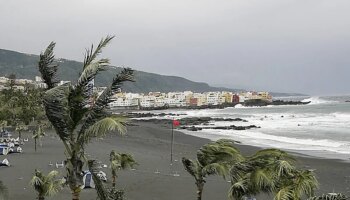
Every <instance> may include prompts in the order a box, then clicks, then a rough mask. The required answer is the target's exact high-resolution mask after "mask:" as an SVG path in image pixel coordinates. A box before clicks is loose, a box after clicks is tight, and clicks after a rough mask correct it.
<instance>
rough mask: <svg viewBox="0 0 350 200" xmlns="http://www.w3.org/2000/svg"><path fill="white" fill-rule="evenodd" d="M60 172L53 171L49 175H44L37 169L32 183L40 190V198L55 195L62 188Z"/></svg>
mask: <svg viewBox="0 0 350 200" xmlns="http://www.w3.org/2000/svg"><path fill="white" fill-rule="evenodd" d="M57 176H58V172H57V171H51V172H50V173H49V174H48V175H46V176H45V175H44V174H43V173H41V172H40V171H38V170H35V175H34V176H33V178H32V180H31V181H30V184H31V185H32V186H33V187H34V189H35V190H36V191H37V192H38V197H39V198H38V199H44V197H45V196H53V195H55V194H56V193H57V192H58V191H59V190H61V189H62V186H63V180H62V179H57Z"/></svg>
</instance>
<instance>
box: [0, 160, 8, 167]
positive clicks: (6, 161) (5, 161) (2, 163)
mask: <svg viewBox="0 0 350 200" xmlns="http://www.w3.org/2000/svg"><path fill="white" fill-rule="evenodd" d="M0 166H5V167H9V166H10V162H9V161H8V160H7V159H6V158H5V159H4V160H3V161H2V162H1V163H0Z"/></svg>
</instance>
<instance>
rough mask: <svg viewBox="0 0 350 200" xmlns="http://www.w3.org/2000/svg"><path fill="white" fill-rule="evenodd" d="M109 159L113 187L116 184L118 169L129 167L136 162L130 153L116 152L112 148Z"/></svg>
mask: <svg viewBox="0 0 350 200" xmlns="http://www.w3.org/2000/svg"><path fill="white" fill-rule="evenodd" d="M109 161H110V162H111V171H112V178H113V181H112V183H113V187H115V184H116V178H117V171H118V170H125V169H131V168H132V167H134V166H135V165H138V163H137V162H136V160H135V159H134V157H133V156H132V155H131V154H126V153H116V152H115V151H114V150H112V151H111V153H110V154H109Z"/></svg>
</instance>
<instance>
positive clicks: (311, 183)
mask: <svg viewBox="0 0 350 200" xmlns="http://www.w3.org/2000/svg"><path fill="white" fill-rule="evenodd" d="M294 186H295V194H296V196H297V197H299V198H301V197H302V196H303V195H306V196H307V197H311V196H313V195H314V190H315V188H317V187H318V181H317V179H316V177H315V174H314V173H313V172H312V171H310V170H302V171H298V172H297V173H296V177H294Z"/></svg>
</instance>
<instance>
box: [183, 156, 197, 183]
mask: <svg viewBox="0 0 350 200" xmlns="http://www.w3.org/2000/svg"><path fill="white" fill-rule="evenodd" d="M182 164H183V166H184V168H185V170H186V171H187V172H188V173H189V174H191V175H192V176H193V177H195V178H196V177H197V173H198V171H199V170H198V167H199V165H198V163H196V162H195V161H192V160H191V159H187V158H185V157H183V158H182Z"/></svg>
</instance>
